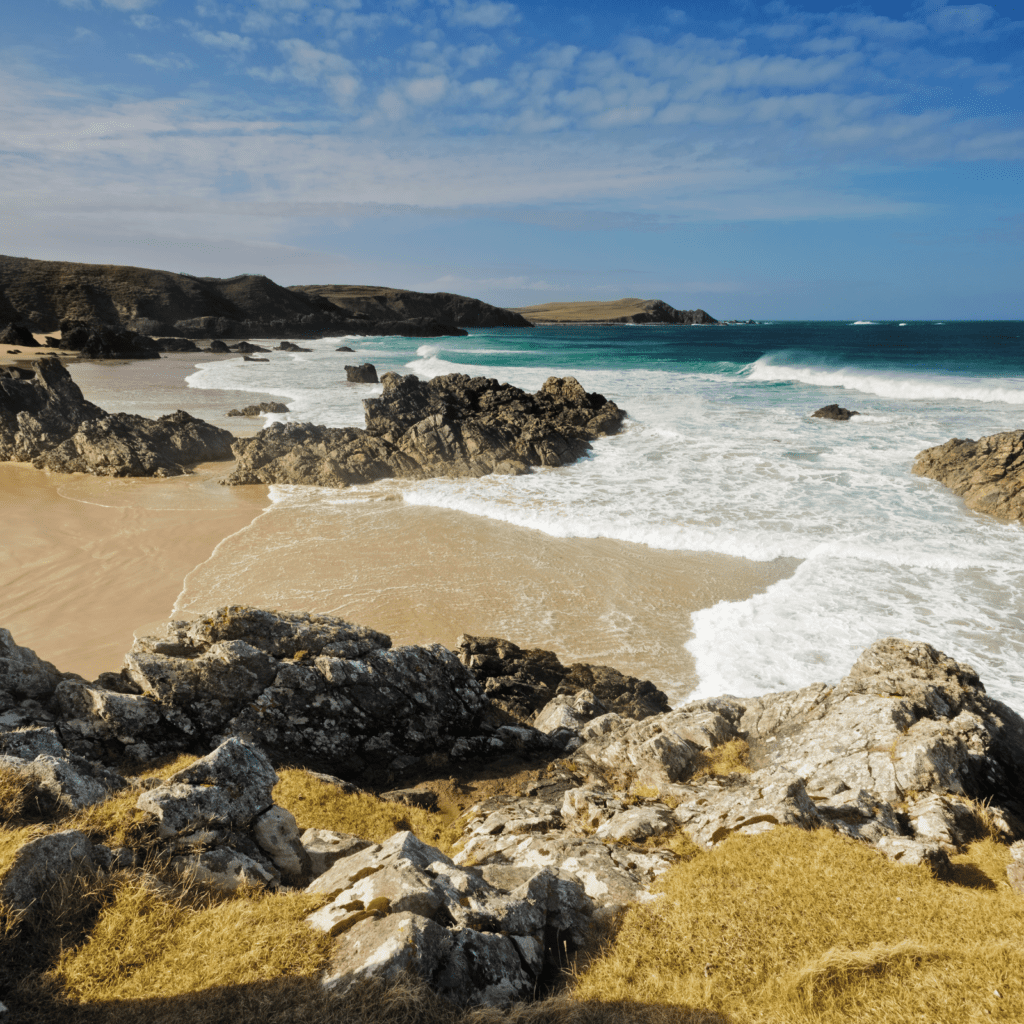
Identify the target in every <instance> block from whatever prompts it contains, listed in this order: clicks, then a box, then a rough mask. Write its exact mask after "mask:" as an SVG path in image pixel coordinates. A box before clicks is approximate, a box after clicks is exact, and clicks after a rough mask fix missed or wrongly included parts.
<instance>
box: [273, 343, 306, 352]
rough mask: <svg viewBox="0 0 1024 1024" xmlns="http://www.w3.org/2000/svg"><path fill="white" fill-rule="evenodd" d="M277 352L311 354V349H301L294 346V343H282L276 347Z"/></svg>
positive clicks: (298, 346)
mask: <svg viewBox="0 0 1024 1024" xmlns="http://www.w3.org/2000/svg"><path fill="white" fill-rule="evenodd" d="M277 351H278V352H312V351H313V350H312V349H311V348H303V347H302V346H301V345H296V344H295V342H294V341H282V342H281V344H280V345H278V346H277Z"/></svg>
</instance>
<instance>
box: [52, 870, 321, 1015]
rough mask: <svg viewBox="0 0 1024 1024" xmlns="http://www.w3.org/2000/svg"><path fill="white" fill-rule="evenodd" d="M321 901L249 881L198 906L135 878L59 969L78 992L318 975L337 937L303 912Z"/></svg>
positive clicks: (77, 995)
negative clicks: (254, 887) (260, 888)
mask: <svg viewBox="0 0 1024 1024" xmlns="http://www.w3.org/2000/svg"><path fill="white" fill-rule="evenodd" d="M322 903H323V898H322V897H317V896H307V895H306V894H305V893H283V894H278V895H268V894H265V893H262V892H253V891H250V892H242V893H240V894H239V895H237V896H233V897H231V898H223V899H220V900H215V899H211V900H209V901H208V902H207V905H206V906H199V907H196V906H194V905H193V904H192V903H190V902H185V901H184V900H174V899H167V898H166V897H165V896H163V895H161V894H160V893H158V892H154V891H153V889H152V888H151V887H149V886H147V885H146V884H145V883H144V882H142V881H141V880H137V879H133V880H130V881H126V882H125V883H124V884H122V885H121V886H120V887H119V889H118V891H117V893H116V896H115V898H114V899H113V901H112V902H111V903H110V904H109V905H108V906H106V907H105V908H104V909H103V911H102V912H101V913H100V916H99V919H98V920H97V922H96V924H95V926H94V927H93V928H92V931H91V933H90V935H89V938H88V941H86V942H85V943H83V944H82V945H81V946H80V947H78V948H76V949H71V950H67V951H65V953H64V955H63V956H62V957H61V958H60V961H59V962H58V964H57V966H56V967H55V968H54V970H53V973H52V976H53V978H54V979H55V980H56V981H58V982H59V983H60V984H61V986H62V987H63V990H64V993H65V994H66V996H67V997H68V998H70V999H72V1000H74V1001H78V1002H94V1001H98V1000H109V999H134V998H139V997H142V996H145V997H147V998H150V997H172V996H180V995H185V994H188V993H195V992H198V991H200V990H202V989H206V988H213V987H216V986H223V985H251V984H255V983H259V982H265V981H270V980H273V979H278V978H283V977H289V978H294V977H313V976H315V975H316V974H318V973H319V972H320V970H322V968H323V967H324V965H325V963H326V961H327V957H328V953H329V951H330V947H331V939H330V938H329V937H328V936H327V935H325V934H324V933H323V932H319V931H315V930H313V929H311V928H310V927H309V926H308V925H307V924H306V923H305V920H304V919H305V917H306V915H307V914H309V913H310V912H311V911H312V910H314V909H315V908H316V907H317V906H319V905H320V904H322Z"/></svg>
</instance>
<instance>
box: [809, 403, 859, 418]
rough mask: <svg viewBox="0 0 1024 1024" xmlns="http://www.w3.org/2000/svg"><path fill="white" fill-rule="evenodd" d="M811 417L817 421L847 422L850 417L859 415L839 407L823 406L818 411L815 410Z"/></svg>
mask: <svg viewBox="0 0 1024 1024" xmlns="http://www.w3.org/2000/svg"><path fill="white" fill-rule="evenodd" d="M811 415H812V416H813V417H815V418H816V419H819V420H848V419H850V417H851V416H859V415H860V413H859V412H856V411H854V410H852V409H844V408H843V407H842V406H841V405H836V404H835V403H833V404H832V405H823V406H822V407H821V408H820V409H815V411H814V412H812V413H811Z"/></svg>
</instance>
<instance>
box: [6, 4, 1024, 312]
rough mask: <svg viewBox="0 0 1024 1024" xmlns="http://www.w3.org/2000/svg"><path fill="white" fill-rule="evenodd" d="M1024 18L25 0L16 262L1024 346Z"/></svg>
mask: <svg viewBox="0 0 1024 1024" xmlns="http://www.w3.org/2000/svg"><path fill="white" fill-rule="evenodd" d="M1022 7H1024V2H1022V0H1007V2H1005V3H1001V4H998V5H989V4H984V3H977V4H961V5H957V4H947V3H943V2H941V0H927V2H924V3H916V2H915V3H909V4H904V3H873V4H870V5H868V4H855V5H850V6H843V7H837V6H834V5H832V4H829V3H822V2H813V0H812V2H810V3H805V4H801V5H790V4H787V3H784V2H781V0H772V2H770V3H767V4H753V3H746V2H740V0H721V2H708V3H703V2H702V3H676V4H673V5H671V6H666V5H665V4H663V3H654V2H648V0H635V2H632V3H616V4H612V3H602V2H591V3H586V4H584V3H577V2H563V3H558V4H554V3H533V2H515V3H513V2H508V0H250V2H246V3H235V2H231V0H224V2H222V0H198V2H196V0H7V2H6V3H5V5H4V18H3V20H2V23H0V96H2V97H3V101H2V103H0V121H2V126H3V131H2V134H0V252H2V253H3V254H5V255H12V256H27V257H31V258H34V259H55V260H73V261H76V262H87V263H117V264H131V265H136V266H145V267H156V268H160V269H163V270H172V271H178V272H187V273H191V274H198V275H210V276H220V277H228V276H233V275H235V274H240V273H262V274H267V275H268V276H269V277H271V278H273V279H274V280H276V281H278V282H280V283H281V284H285V285H291V284H378V285H390V286H394V287H404V288H414V289H418V290H422V291H453V292H458V293H461V294H465V295H472V296H475V297H478V298H482V299H485V300H486V301H489V302H493V303H496V304H498V305H502V306H524V305H533V304H536V303H542V302H553V301H566V300H594V299H616V298H620V297H624V296H637V297H641V298H660V299H664V300H666V301H667V302H670V303H671V304H672V305H674V306H676V307H678V308H682V309H693V308H698V307H699V308H703V309H706V310H708V311H709V312H711V313H712V314H713V315H715V316H717V317H719V318H726V317H731V318H747V317H750V318H755V319H762V318H774V319H847V318H851V319H890V318H891V319H914V318H931V317H936V318H938V317H941V318H943V319H955V318H959V319H1024V288H1022V284H1024V174H1022V167H1024V114H1022V111H1024V103H1022V100H1024V88H1022V77H1024V10H1022Z"/></svg>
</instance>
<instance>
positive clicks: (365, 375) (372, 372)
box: [345, 363, 380, 384]
mask: <svg viewBox="0 0 1024 1024" xmlns="http://www.w3.org/2000/svg"><path fill="white" fill-rule="evenodd" d="M345 379H346V380H347V381H348V383H349V384H379V383H380V382H379V381H378V380H377V368H376V367H375V366H374V365H373V363H361V364H360V365H359V366H346V367H345Z"/></svg>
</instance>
